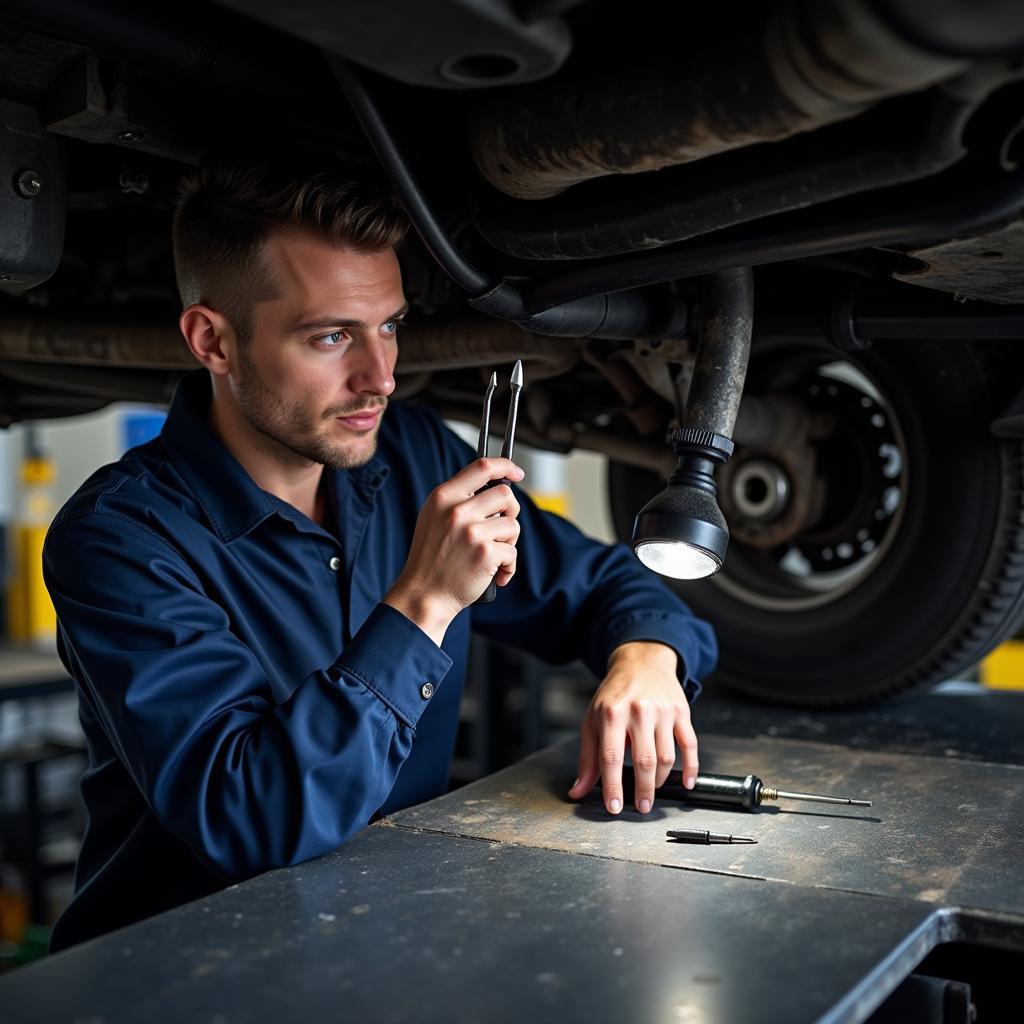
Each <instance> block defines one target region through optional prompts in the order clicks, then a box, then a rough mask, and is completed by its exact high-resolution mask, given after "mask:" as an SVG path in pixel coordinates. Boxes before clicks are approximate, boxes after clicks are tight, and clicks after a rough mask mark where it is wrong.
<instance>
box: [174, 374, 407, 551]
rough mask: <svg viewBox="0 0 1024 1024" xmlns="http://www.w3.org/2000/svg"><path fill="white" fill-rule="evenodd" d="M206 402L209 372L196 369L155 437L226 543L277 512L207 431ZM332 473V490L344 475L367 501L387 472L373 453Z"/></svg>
mask: <svg viewBox="0 0 1024 1024" xmlns="http://www.w3.org/2000/svg"><path fill="white" fill-rule="evenodd" d="M210 400H211V389H210V374H209V372H208V371H207V370H202V369H200V370H195V371H193V372H191V373H188V374H186V375H185V376H184V377H182V379H181V381H180V382H179V383H178V387H177V389H176V390H175V392H174V398H173V400H172V401H171V408H170V410H169V412H168V414H167V420H166V422H165V423H164V426H163V430H162V431H161V434H160V436H161V438H162V439H163V442H164V446H165V448H166V449H167V454H168V456H169V457H170V459H171V461H172V462H173V463H174V467H175V469H177V470H178V472H179V473H180V474H181V475H182V477H183V478H184V480H185V482H186V483H187V484H188V486H189V489H190V490H191V491H192V494H193V496H194V497H195V499H196V501H197V502H198V503H199V505H200V507H201V508H202V509H203V512H204V513H205V514H206V517H207V519H209V521H210V525H211V526H212V527H213V529H214V530H215V531H216V532H217V534H218V535H219V536H220V538H221V540H223V541H225V542H230V541H232V540H235V539H236V538H238V537H241V536H243V535H244V534H246V533H249V531H250V530H253V529H254V528H255V527H257V526H258V525H259V524H260V523H262V522H263V520H265V519H266V518H267V517H268V516H271V515H273V514H275V513H278V512H279V511H280V509H279V508H278V505H279V502H276V501H275V500H274V499H273V497H272V496H271V495H270V494H268V493H267V492H266V491H264V490H263V489H262V488H261V487H259V486H257V484H256V483H255V481H254V480H253V479H252V477H251V476H249V474H248V473H247V472H246V471H245V469H244V468H243V467H242V465H241V463H239V462H238V460H237V459H236V458H235V457H234V456H233V455H232V454H231V453H230V452H229V451H228V450H227V448H225V447H224V445H223V444H222V443H221V441H220V439H219V438H218V437H217V435H216V434H215V433H214V432H213V430H212V429H211V428H210V425H209V413H210ZM327 472H331V470H327ZM334 472H335V473H336V474H337V479H336V480H335V485H336V486H337V485H338V484H340V483H341V478H342V477H347V479H348V481H349V483H350V485H351V486H352V487H353V488H354V489H355V490H356V491H357V492H358V493H360V494H362V495H363V496H364V497H365V498H366V500H368V501H370V500H372V498H373V495H374V494H375V493H376V492H377V491H378V490H379V489H380V487H381V486H382V485H383V483H384V481H385V480H386V479H387V476H388V473H389V472H390V469H389V467H388V465H387V464H386V463H385V462H384V460H383V459H382V458H381V457H380V456H377V455H375V456H374V457H373V458H372V459H370V461H369V462H367V463H366V464H365V465H363V466H358V467H356V468H355V469H350V470H336V471H334Z"/></svg>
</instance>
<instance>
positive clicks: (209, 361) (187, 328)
mask: <svg viewBox="0 0 1024 1024" xmlns="http://www.w3.org/2000/svg"><path fill="white" fill-rule="evenodd" d="M178 326H179V327H180V328H181V333H182V334H183V335H184V337H185V344H186V345H188V347H189V351H190V352H191V353H192V355H194V356H195V357H196V359H198V360H199V362H200V363H202V364H203V366H205V367H206V368H207V369H208V370H209V371H210V373H212V374H215V375H216V376H218V377H221V376H224V375H225V374H227V373H229V372H230V371H231V370H234V369H235V368H236V367H235V352H236V351H237V345H238V340H237V338H236V337H235V332H234V329H233V328H232V326H231V324H230V323H229V322H228V319H227V317H225V316H224V314H223V313H218V312H217V310H215V309H211V308H210V307H209V306H204V305H202V304H201V303H199V302H194V303H193V304H192V305H191V306H186V307H185V309H183V310H182V313H181V318H180V319H179V320H178Z"/></svg>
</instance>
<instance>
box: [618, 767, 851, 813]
mask: <svg viewBox="0 0 1024 1024" xmlns="http://www.w3.org/2000/svg"><path fill="white" fill-rule="evenodd" d="M622 776H623V777H622V782H623V785H624V786H626V787H627V788H628V786H629V784H631V783H632V782H633V769H632V768H629V767H626V768H623V770H622ZM656 794H660V795H661V796H662V797H663V798H667V799H669V800H685V801H686V802H687V803H690V804H723V805H726V806H731V807H742V808H743V809H744V810H747V811H753V810H756V809H757V808H758V807H759V806H760V805H761V803H762V802H764V801H766V800H811V801H814V802H815V803H820V804H845V805H847V806H850V807H870V806H871V801H870V800H853V799H852V798H850V797H847V796H823V795H822V794H820V793H796V792H793V791H792V790H787V789H776V788H775V787H774V786H766V785H765V784H764V783H763V782H762V781H761V780H760V779H759V778H758V777H757V776H756V775H711V774H706V775H698V776H697V779H696V781H695V782H694V784H693V789H685V788H684V787H683V786H681V785H678V784H675V783H672V784H666V785H664V786H662V787H661V789H659V790H657V791H656Z"/></svg>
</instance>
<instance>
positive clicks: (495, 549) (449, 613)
mask: <svg viewBox="0 0 1024 1024" xmlns="http://www.w3.org/2000/svg"><path fill="white" fill-rule="evenodd" d="M523 476H524V473H523V471H522V470H521V469H520V468H519V467H518V466H517V465H516V464H515V463H514V462H511V461H510V460H509V459H477V460H476V462H473V463H470V465H468V466H467V467H466V468H465V469H463V470H460V471H459V472H458V473H456V474H455V476H453V477H452V478H451V480H448V481H446V482H445V483H443V484H441V485H440V486H438V487H435V488H434V490H433V491H431V492H430V496H429V497H428V498H427V501H426V503H425V504H424V506H423V508H422V509H420V514H419V517H418V518H417V520H416V530H415V532H414V534H413V538H412V547H411V549H410V550H409V557H408V559H407V560H406V563H405V567H404V568H403V569H402V573H401V575H400V576H399V577H398V579H397V580H396V581H395V584H394V586H393V587H392V588H391V590H390V591H388V593H387V595H386V596H385V598H384V603H385V604H388V605H390V606H391V607H392V608H395V609H396V610H398V611H400V612H401V613H402V614H403V615H404V616H405V617H406V618H408V619H411V620H412V621H413V622H415V623H416V625H417V626H419V627H420V629H422V630H423V632H424V633H426V634H427V636H429V637H430V638H431V639H432V640H433V641H434V643H436V644H437V645H438V647H440V646H441V641H442V640H443V639H444V634H445V630H447V628H448V626H449V624H450V623H451V621H452V619H454V618H455V616H456V615H458V614H459V612H460V611H462V609H463V608H465V607H467V606H468V605H471V604H472V603H473V602H474V601H475V600H476V599H477V598H478V597H479V596H480V595H481V594H482V593H483V592H484V591H485V590H486V589H487V585H488V584H489V583H490V582H491V580H492V579H493V580H494V582H495V583H496V584H497V585H498V586H499V587H503V586H505V585H506V584H507V583H508V582H509V580H511V579H512V577H513V576H514V575H515V571H516V546H515V545H516V541H517V540H518V539H519V523H518V521H517V520H516V516H517V515H519V502H517V501H516V499H515V495H514V494H513V493H512V488H511V487H508V486H507V485H505V484H498V485H497V486H496V487H491V488H489V489H488V490H481V488H483V487H485V486H486V485H487V484H488V483H490V482H491V481H494V480H502V479H508V480H512V481H515V482H518V481H520V480H522V479H523ZM478 491H479V492H480V493H479V494H478V493H477V492H478Z"/></svg>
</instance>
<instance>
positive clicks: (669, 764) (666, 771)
mask: <svg viewBox="0 0 1024 1024" xmlns="http://www.w3.org/2000/svg"><path fill="white" fill-rule="evenodd" d="M654 746H655V749H656V750H657V752H658V770H657V772H656V773H655V776H654V788H655V789H661V787H662V786H664V785H665V783H666V781H667V780H668V777H669V776H670V775H671V774H672V768H673V767H674V766H675V763H676V741H675V736H674V735H673V733H672V723H671V722H668V721H665V720H661V721H659V722H658V725H657V727H656V728H655V730H654Z"/></svg>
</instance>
